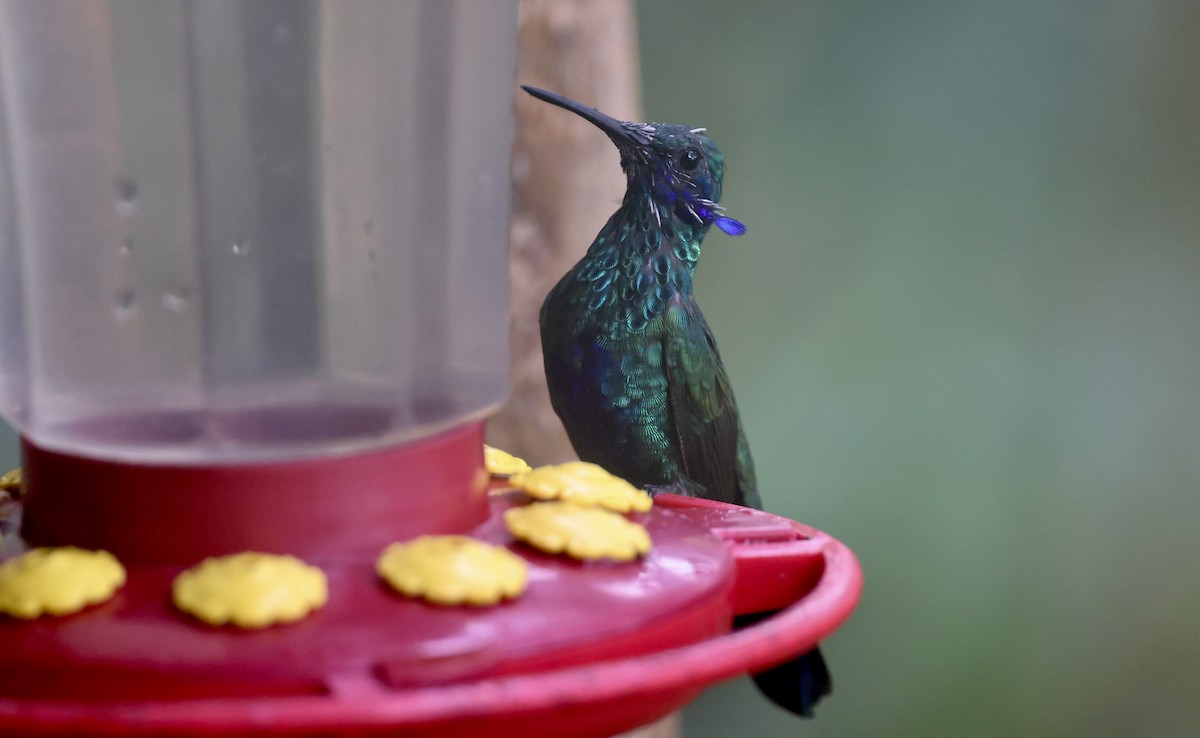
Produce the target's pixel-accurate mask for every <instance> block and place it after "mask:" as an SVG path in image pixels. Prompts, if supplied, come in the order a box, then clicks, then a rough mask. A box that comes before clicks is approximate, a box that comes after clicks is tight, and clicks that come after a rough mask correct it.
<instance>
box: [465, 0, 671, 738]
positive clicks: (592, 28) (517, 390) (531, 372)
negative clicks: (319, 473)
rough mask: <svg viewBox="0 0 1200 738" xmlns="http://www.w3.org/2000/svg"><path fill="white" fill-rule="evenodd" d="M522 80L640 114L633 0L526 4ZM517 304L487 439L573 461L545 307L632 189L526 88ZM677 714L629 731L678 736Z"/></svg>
mask: <svg viewBox="0 0 1200 738" xmlns="http://www.w3.org/2000/svg"><path fill="white" fill-rule="evenodd" d="M519 43H520V46H519V50H518V53H517V82H518V83H519V84H526V85H536V86H538V87H545V88H546V89H548V90H553V91H555V92H559V93H561V94H563V95H566V96H567V97H571V98H574V99H576V100H579V101H581V102H584V103H587V104H588V105H592V106H594V107H596V108H599V109H600V110H603V111H604V112H606V113H609V114H610V115H613V116H616V117H617V118H622V119H625V120H636V119H638V118H639V117H640V116H639V113H638V105H637V100H638V61H637V34H636V29H635V27H634V14H633V3H632V2H631V0H521V17H520V41H519ZM517 95H518V98H517V136H516V141H515V142H514V144H513V171H512V184H513V213H512V226H511V228H512V230H511V232H510V247H509V249H510V251H509V276H510V279H511V290H510V293H509V310H510V315H511V328H510V333H509V349H510V352H511V354H512V395H511V396H510V397H509V400H508V403H507V404H506V405H505V406H504V408H503V409H502V410H501V411H500V412H499V413H497V414H496V415H495V416H494V417H493V418H492V419H491V420H490V421H489V422H488V441H489V442H490V443H492V444H493V445H496V446H499V447H500V448H503V449H505V450H507V451H512V452H513V453H516V454H518V455H520V456H523V457H524V458H525V459H527V460H528V461H529V462H530V463H531V464H534V465H538V464H546V463H552V462H558V461H565V460H567V459H571V458H574V457H575V453H574V451H572V450H571V444H570V442H568V441H567V437H566V434H565V433H564V432H563V429H562V424H561V423H560V422H559V420H558V416H556V415H555V414H554V410H553V409H552V408H551V407H550V395H549V394H548V393H547V391H546V375H545V372H544V371H543V369H542V345H541V341H540V339H539V337H538V310H539V309H540V308H541V306H542V300H544V299H545V297H546V293H547V292H549V291H550V288H551V287H553V286H554V283H555V282H557V281H558V280H559V278H561V277H562V275H563V274H565V273H566V272H567V270H568V269H570V268H571V267H572V266H573V265H574V264H575V262H576V261H578V260H579V258H580V257H582V256H583V253H584V252H585V251H586V250H587V247H588V246H589V245H590V244H591V242H592V239H593V238H595V236H596V234H597V233H598V232H599V231H600V227H601V226H603V225H604V222H605V221H606V220H607V219H608V216H609V215H611V214H612V213H613V211H614V210H616V208H617V206H618V205H619V204H620V202H621V197H622V195H623V194H624V192H625V178H624V176H623V175H622V174H621V168H620V164H619V159H618V156H617V150H616V148H614V147H613V146H612V145H611V144H610V143H609V142H608V139H607V138H605V137H604V134H602V133H600V132H599V131H598V130H597V129H596V128H595V127H594V126H592V125H591V124H590V123H588V122H586V121H584V120H582V119H580V118H577V117H576V116H573V115H571V114H570V113H568V112H566V111H565V110H561V109H558V108H555V107H553V106H551V105H547V104H546V103H544V102H540V101H538V100H535V99H533V98H532V97H529V96H528V95H526V94H525V93H523V92H519V93H517ZM678 723H679V721H678V717H677V716H674V715H673V716H670V717H668V718H666V719H664V720H662V721H660V722H658V723H655V724H654V725H651V726H648V727H646V728H642V729H640V730H637V731H634V732H633V733H628V734H626V736H624V737H623V738H672V737H673V736H678V735H679V727H678Z"/></svg>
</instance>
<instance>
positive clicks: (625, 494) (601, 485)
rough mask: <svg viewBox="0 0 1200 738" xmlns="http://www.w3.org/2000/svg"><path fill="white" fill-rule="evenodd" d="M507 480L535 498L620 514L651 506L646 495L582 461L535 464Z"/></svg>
mask: <svg viewBox="0 0 1200 738" xmlns="http://www.w3.org/2000/svg"><path fill="white" fill-rule="evenodd" d="M509 481H510V482H512V484H513V486H515V487H519V488H521V489H523V490H524V491H525V494H527V495H529V496H530V497H533V498H534V499H537V500H562V501H563V502H572V503H574V504H576V505H591V506H595V507H605V508H608V509H609V510H615V511H617V512H623V513H624V512H646V511H647V510H649V509H650V508H651V507H652V506H653V505H654V501H653V500H652V499H651V498H650V495H648V494H646V493H645V492H643V491H642V490H640V489H638V488H637V487H634V486H633V485H632V484H630V483H629V482H626V481H625V480H624V479H621V478H620V477H617V476H613V475H612V474H609V473H608V472H607V471H605V470H604V468H603V467H601V466H597V465H596V464H589V463H588V462H586V461H571V462H568V463H566V464H558V465H557V466H539V467H538V468H537V469H534V470H532V471H530V472H528V473H525V474H517V475H514V476H513V477H512V478H511V479H510V480H509Z"/></svg>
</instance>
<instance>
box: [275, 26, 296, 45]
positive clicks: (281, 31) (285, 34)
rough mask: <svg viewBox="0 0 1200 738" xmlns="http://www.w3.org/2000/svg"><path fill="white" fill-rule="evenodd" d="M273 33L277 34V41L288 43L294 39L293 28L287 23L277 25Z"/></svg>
mask: <svg viewBox="0 0 1200 738" xmlns="http://www.w3.org/2000/svg"><path fill="white" fill-rule="evenodd" d="M272 35H273V36H275V41H276V42H277V43H281V44H286V43H287V42H288V41H291V40H292V29H290V28H288V27H287V24H285V23H280V24H279V25H277V26H275V31H274V33H273V34H272Z"/></svg>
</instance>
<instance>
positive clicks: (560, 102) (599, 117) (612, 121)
mask: <svg viewBox="0 0 1200 738" xmlns="http://www.w3.org/2000/svg"><path fill="white" fill-rule="evenodd" d="M521 89H522V90H525V91H526V92H528V93H529V94H530V95H533V96H534V97H536V98H537V99H539V100H544V101H546V102H548V103H550V104H551V105H557V106H558V107H560V108H566V109H567V110H570V111H571V112H572V113H575V114H576V115H578V116H579V117H581V118H583V119H585V120H588V121H591V122H592V124H593V125H595V126H596V127H597V128H599V129H600V130H602V131H604V132H605V133H607V134H608V137H609V138H611V139H612V141H613V143H615V144H616V145H617V146H632V145H635V144H636V143H637V141H636V140H635V139H634V137H633V136H632V135H631V132H630V130H629V128H628V127H627V124H626V123H625V121H621V120H617V119H616V118H614V117H612V116H611V115H605V114H604V113H601V112H600V111H599V110H596V109H595V108H593V107H590V106H588V105H584V104H583V103H578V102H575V101H574V100H572V99H571V98H569V97H563V96H562V95H559V94H558V93H555V92H550V91H549V90H543V89H542V88H541V87H533V86H532V85H521Z"/></svg>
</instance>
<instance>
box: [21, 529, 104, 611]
mask: <svg viewBox="0 0 1200 738" xmlns="http://www.w3.org/2000/svg"><path fill="white" fill-rule="evenodd" d="M123 584H125V567H123V566H121V562H119V561H117V559H116V558H115V557H114V556H113V555H112V554H110V553H108V552H107V551H85V550H84V549H81V548H74V547H72V546H66V547H63V548H35V549H33V550H31V551H26V552H25V553H23V554H21V555H20V556H18V557H16V558H14V559H9V560H8V561H6V562H4V563H3V564H0V612H3V613H5V614H8V615H11V616H13V617H17V618H36V617H39V616H41V615H70V614H71V613H74V612H79V611H80V610H82V609H83V608H85V607H87V606H88V605H95V604H99V603H101V602H104V601H106V600H108V599H109V598H110V597H112V596H113V594H114V593H115V592H116V591H117V590H118V589H119V588H120V587H121V585H123Z"/></svg>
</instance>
